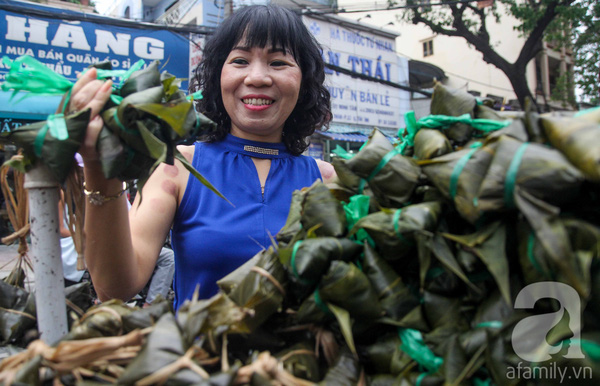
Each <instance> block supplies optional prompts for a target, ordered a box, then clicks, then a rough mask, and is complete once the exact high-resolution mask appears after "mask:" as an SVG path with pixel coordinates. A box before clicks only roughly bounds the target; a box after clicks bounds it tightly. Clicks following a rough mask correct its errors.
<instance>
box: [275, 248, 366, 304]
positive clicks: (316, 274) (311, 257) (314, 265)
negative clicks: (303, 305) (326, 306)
mask: <svg viewBox="0 0 600 386" xmlns="http://www.w3.org/2000/svg"><path fill="white" fill-rule="evenodd" d="M361 251H362V246H361V245H360V244H357V243H355V242H354V241H352V240H350V239H347V238H336V237H317V238H307V239H305V240H300V241H297V242H296V243H294V245H291V246H289V247H287V248H280V249H279V255H280V258H281V261H282V263H283V264H284V266H285V267H286V272H287V274H288V278H289V281H290V287H292V288H291V289H292V291H294V292H295V295H296V297H297V298H300V299H303V298H304V297H306V296H308V294H309V293H311V292H312V291H313V290H314V289H315V287H316V285H317V284H318V283H319V281H320V279H321V277H322V276H323V275H324V274H325V272H327V270H328V269H329V265H330V264H331V262H332V261H333V260H341V261H346V262H349V261H353V260H356V259H358V257H359V255H360V253H361Z"/></svg>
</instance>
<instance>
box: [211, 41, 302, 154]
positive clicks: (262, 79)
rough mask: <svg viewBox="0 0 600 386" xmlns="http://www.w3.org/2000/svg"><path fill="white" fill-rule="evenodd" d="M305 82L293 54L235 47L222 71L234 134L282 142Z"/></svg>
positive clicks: (232, 132)
mask: <svg viewBox="0 0 600 386" xmlns="http://www.w3.org/2000/svg"><path fill="white" fill-rule="evenodd" d="M301 83H302V72H301V71H300V67H299V66H298V64H297V63H296V61H295V60H294V57H293V56H292V55H291V54H290V53H288V52H284V51H283V50H277V49H273V48H267V47H265V48H260V47H245V46H244V45H243V44H239V45H238V46H236V47H234V48H233V49H232V50H231V52H230V53H229V56H228V57H227V59H226V60H225V63H224V64H223V69H222V71H221V93H222V96H223V105H224V106H225V110H226V111H227V113H228V115H229V116H230V117H231V134H233V135H235V136H238V137H242V138H246V139H252V140H260V141H267V142H280V141H281V133H282V132H283V126H284V124H285V121H286V120H287V119H288V117H289V116H290V114H291V112H292V111H293V110H294V107H295V106H296V103H297V102H298V95H299V93H300V85H301Z"/></svg>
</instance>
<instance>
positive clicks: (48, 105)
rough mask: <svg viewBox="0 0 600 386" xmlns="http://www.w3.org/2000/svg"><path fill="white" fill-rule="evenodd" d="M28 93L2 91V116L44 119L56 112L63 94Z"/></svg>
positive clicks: (0, 109) (0, 93)
mask: <svg viewBox="0 0 600 386" xmlns="http://www.w3.org/2000/svg"><path fill="white" fill-rule="evenodd" d="M24 95H26V93H24V92H19V93H17V94H16V95H15V96H13V94H12V92H10V91H0V118H14V119H31V120H38V121H43V120H45V119H46V118H48V115H49V114H54V113H55V112H56V108H57V107H58V105H59V104H60V100H61V98H62V95H33V94H32V95H29V96H27V97H25V98H24V97H23V96H24Z"/></svg>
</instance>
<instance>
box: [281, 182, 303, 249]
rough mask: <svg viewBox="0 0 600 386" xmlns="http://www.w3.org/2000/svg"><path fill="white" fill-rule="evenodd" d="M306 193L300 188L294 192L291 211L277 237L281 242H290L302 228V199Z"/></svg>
mask: <svg viewBox="0 0 600 386" xmlns="http://www.w3.org/2000/svg"><path fill="white" fill-rule="evenodd" d="M303 200H304V193H303V192H302V191H300V190H294V192H293V193H292V202H291V204H290V211H289V212H288V216H287V219H286V220H285V224H284V225H283V227H282V228H281V229H280V230H279V232H277V235H276V236H275V238H276V239H277V241H278V242H280V243H285V244H287V243H289V242H290V241H291V240H292V238H293V237H294V236H295V235H297V234H298V233H299V232H300V231H301V230H302V225H301V223H300V218H301V217H302V201H303Z"/></svg>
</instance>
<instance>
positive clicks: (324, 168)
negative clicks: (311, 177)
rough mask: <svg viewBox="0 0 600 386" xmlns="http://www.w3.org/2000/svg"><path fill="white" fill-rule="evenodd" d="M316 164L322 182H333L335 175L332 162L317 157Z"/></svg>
mask: <svg viewBox="0 0 600 386" xmlns="http://www.w3.org/2000/svg"><path fill="white" fill-rule="evenodd" d="M315 161H316V162H317V166H318V167H319V171H320V172H321V177H322V178H323V182H324V183H326V184H327V183H329V182H333V180H334V179H335V178H336V177H337V174H336V172H335V169H334V167H333V165H332V164H330V163H329V162H325V161H323V160H320V159H317V160H315Z"/></svg>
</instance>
